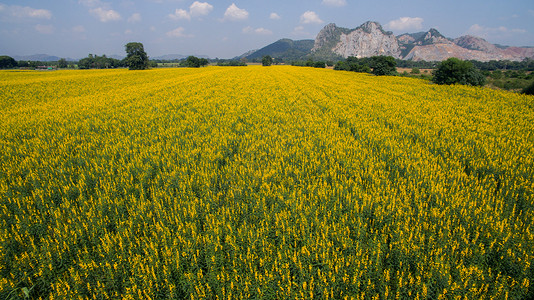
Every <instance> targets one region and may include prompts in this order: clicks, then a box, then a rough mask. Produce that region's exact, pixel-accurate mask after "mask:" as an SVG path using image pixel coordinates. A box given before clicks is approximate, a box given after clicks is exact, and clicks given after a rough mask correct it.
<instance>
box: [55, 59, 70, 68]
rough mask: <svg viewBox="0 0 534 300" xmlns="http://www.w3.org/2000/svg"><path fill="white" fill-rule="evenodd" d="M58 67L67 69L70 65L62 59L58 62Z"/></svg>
mask: <svg viewBox="0 0 534 300" xmlns="http://www.w3.org/2000/svg"><path fill="white" fill-rule="evenodd" d="M57 66H58V68H62V69H66V68H67V67H68V66H69V64H68V63H67V60H66V59H64V58H62V59H60V60H58V62H57Z"/></svg>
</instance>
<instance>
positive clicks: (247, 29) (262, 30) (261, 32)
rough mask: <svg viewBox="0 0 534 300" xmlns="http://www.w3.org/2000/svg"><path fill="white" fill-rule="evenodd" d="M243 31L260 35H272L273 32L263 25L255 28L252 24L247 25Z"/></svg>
mask: <svg viewBox="0 0 534 300" xmlns="http://www.w3.org/2000/svg"><path fill="white" fill-rule="evenodd" d="M243 33H247V34H258V35H271V34H273V32H272V31H270V30H269V29H265V28H263V27H260V28H256V29H254V28H252V27H250V26H247V27H245V28H243Z"/></svg>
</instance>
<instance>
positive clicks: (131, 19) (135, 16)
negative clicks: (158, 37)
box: [128, 13, 141, 23]
mask: <svg viewBox="0 0 534 300" xmlns="http://www.w3.org/2000/svg"><path fill="white" fill-rule="evenodd" d="M140 21H141V14H139V13H135V14H133V15H131V16H130V17H129V18H128V22H130V23H135V22H140Z"/></svg>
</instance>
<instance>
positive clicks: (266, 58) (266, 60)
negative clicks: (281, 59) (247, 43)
mask: <svg viewBox="0 0 534 300" xmlns="http://www.w3.org/2000/svg"><path fill="white" fill-rule="evenodd" d="M272 64H273V58H272V57H271V56H270V55H265V56H264V57H262V59H261V65H262V66H264V67H268V66H271V65H272Z"/></svg>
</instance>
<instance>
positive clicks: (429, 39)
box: [415, 28, 452, 45]
mask: <svg viewBox="0 0 534 300" xmlns="http://www.w3.org/2000/svg"><path fill="white" fill-rule="evenodd" d="M451 43H452V42H451V41H449V40H448V39H447V38H446V37H445V36H443V35H442V34H441V33H440V32H439V31H438V30H437V29H435V28H431V29H430V30H429V31H427V32H426V33H425V34H424V35H423V36H422V37H421V38H419V39H418V40H416V41H415V44H416V45H434V44H451Z"/></svg>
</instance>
